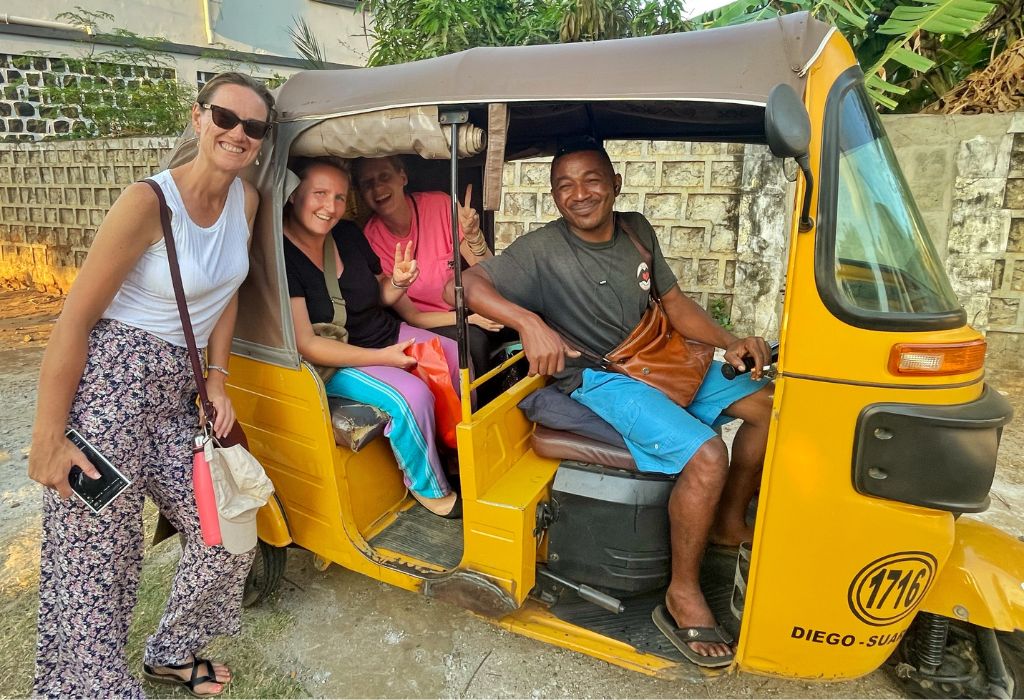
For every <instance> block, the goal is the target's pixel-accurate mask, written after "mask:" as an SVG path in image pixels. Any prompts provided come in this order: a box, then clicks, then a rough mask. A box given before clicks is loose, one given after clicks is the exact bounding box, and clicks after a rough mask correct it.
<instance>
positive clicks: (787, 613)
mask: <svg viewBox="0 0 1024 700" xmlns="http://www.w3.org/2000/svg"><path fill="white" fill-rule="evenodd" d="M980 391H981V385H980V384H976V385H972V386H968V387H961V388H957V389H946V390H939V389H935V390H930V391H921V390H911V389H905V390H902V391H895V390H892V389H888V388H877V387H861V386H850V385H841V384H834V383H830V382H821V381H810V380H806V379H792V378H788V377H783V378H781V379H779V380H778V381H777V387H776V399H775V413H776V415H780V414H781V415H785V416H786V418H785V420H784V421H778V422H777V423H776V425H775V429H774V431H773V436H772V440H771V441H770V442H769V445H768V450H769V452H768V457H767V459H766V467H765V474H764V478H763V480H762V485H761V496H760V502H759V508H758V517H757V524H756V528H755V534H754V547H753V561H752V562H751V569H750V579H749V582H748V590H747V607H746V610H745V612H744V619H743V629H742V631H741V635H740V651H739V655H738V662H739V665H740V667H741V668H743V669H744V670H749V671H757V672H761V673H770V674H777V675H784V676H799V677H805V678H853V677H856V676H859V675H862V674H864V673H868V672H869V671H872V670H874V669H876V668H878V666H880V665H881V664H882V662H883V661H884V660H885V659H886V657H888V655H889V654H890V653H891V652H892V650H893V648H894V646H893V645H894V644H895V643H896V642H898V641H899V639H900V637H901V636H902V633H903V632H904V631H905V630H906V628H907V626H908V625H909V624H910V622H911V620H912V619H913V614H914V612H915V610H916V609H917V606H918V605H919V604H920V602H921V600H922V599H923V593H924V592H925V590H927V588H928V587H929V585H930V584H932V583H933V581H934V578H935V575H936V573H937V572H938V570H939V569H941V567H942V565H943V564H944V563H945V560H946V558H947V557H948V555H949V552H950V549H951V548H952V545H953V535H954V521H953V516H952V514H950V513H946V512H943V511H938V510H930V509H926V508H919V507H916V506H910V505H906V504H901V503H897V502H895V501H887V500H882V499H877V498H871V497H868V496H863V495H861V494H858V493H857V492H856V491H855V490H854V487H853V483H852V478H851V455H852V453H853V441H854V432H855V426H856V423H857V416H858V415H859V413H860V412H861V410H862V409H863V408H864V406H866V405H869V404H872V403H876V402H880V401H887V402H888V401H893V402H907V403H911V402H913V403H943V404H956V403H966V402H968V401H971V400H974V399H975V398H977V396H978V395H979V393H980ZM922 552H923V553H924V554H920V555H916V554H908V553H922ZM899 555H906V556H907V557H910V558H911V559H914V557H919V558H921V559H924V560H925V561H924V562H917V561H916V559H915V560H913V561H907V562H902V563H896V564H894V565H893V566H891V567H889V568H888V569H886V574H888V573H891V572H893V571H897V570H898V571H901V572H910V571H913V572H914V577H916V576H917V571H918V569H919V568H922V567H923V568H926V569H927V570H928V571H927V572H926V573H925V574H923V575H922V578H921V579H919V580H918V581H917V585H916V586H915V591H914V593H913V595H908V594H907V591H906V588H908V587H909V585H910V584H911V583H912V581H911V582H908V583H906V584H903V585H904V590H902V591H900V590H898V589H894V591H892V592H891V596H890V597H888V600H886V599H885V598H884V593H885V590H887V589H888V586H889V584H890V581H888V580H885V581H884V582H883V583H884V588H883V589H882V590H880V591H878V595H876V596H875V599H874V600H873V601H871V602H872V603H873V604H872V605H871V606H869V608H870V609H869V610H867V611H866V612H865V611H864V610H863V609H862V608H863V607H864V606H865V605H866V604H867V603H868V600H867V598H870V588H869V587H865V588H863V589H862V590H863V591H864V592H865V596H866V598H865V597H862V598H861V600H860V607H858V604H857V600H856V598H857V596H856V595H853V596H852V597H851V589H852V588H854V586H855V583H857V582H858V580H859V578H860V577H862V576H864V575H867V574H869V573H872V572H873V573H877V571H875V570H874V569H873V567H877V566H878V565H879V563H880V562H883V561H884V560H885V559H886V558H887V557H896V558H899ZM929 562H930V565H929ZM872 575H873V574H872ZM883 578H884V576H883ZM900 578H903V575H902V574H901V576H900ZM860 582H861V583H863V584H865V586H866V585H867V584H866V582H864V581H863V580H860ZM899 583H900V581H899V580H897V581H896V582H895V585H898V584H899ZM901 592H902V593H903V594H904V595H903V597H902V600H901V604H900V605H895V603H896V599H897V597H898V596H899V594H900V593H901ZM908 598H910V599H912V600H911V603H912V604H909V605H908V604H903V603H905V602H906V600H907V599H908ZM886 602H888V603H889V604H890V605H892V609H891V610H890V609H889V608H885V609H884V610H881V609H880V608H879V606H880V605H881V604H882V603H886ZM858 614H860V617H858ZM871 615H877V617H878V618H880V619H882V620H888V621H887V622H879V621H878V620H874V619H870V616H871ZM864 617H869V619H870V621H868V622H866V621H865V620H864V619H862V618H864ZM808 631H810V632H809V634H810V638H808ZM819 632H820V634H818V633H819Z"/></svg>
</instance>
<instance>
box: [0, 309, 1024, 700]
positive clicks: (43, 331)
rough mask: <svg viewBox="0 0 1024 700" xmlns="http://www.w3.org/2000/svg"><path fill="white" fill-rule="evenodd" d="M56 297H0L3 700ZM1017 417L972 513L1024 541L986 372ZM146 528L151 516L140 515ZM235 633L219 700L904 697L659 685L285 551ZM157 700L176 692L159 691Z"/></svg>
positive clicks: (1009, 380)
mask: <svg viewBox="0 0 1024 700" xmlns="http://www.w3.org/2000/svg"><path fill="white" fill-rule="evenodd" d="M61 301H62V300H61V299H59V298H56V297H51V296H47V295H45V294H39V293H36V292H30V291H0V615H2V616H3V619H4V621H5V624H4V625H2V626H0V697H18V696H24V695H27V694H28V693H29V692H31V673H32V663H33V652H34V643H35V639H34V623H35V606H36V595H35V587H36V585H37V578H38V557H39V553H38V543H39V534H40V515H39V510H40V508H39V506H40V492H41V488H40V487H38V486H37V485H36V484H34V483H33V482H31V481H30V480H29V479H28V478H27V476H26V465H27V455H28V451H29V438H30V431H31V422H32V416H33V413H34V410H35V382H36V379H37V376H38V371H39V363H40V360H41V358H42V353H43V349H44V348H45V345H46V342H47V340H48V337H49V331H50V328H51V327H52V324H53V321H54V319H55V316H56V314H57V313H58V312H59V309H60V304H61ZM988 380H989V382H990V383H991V384H993V385H994V386H995V387H997V388H998V389H1000V390H1001V391H1003V392H1005V393H1006V394H1007V396H1008V397H1009V398H1010V399H1011V401H1012V403H1013V404H1014V407H1015V410H1016V412H1017V416H1018V419H1017V420H1016V421H1015V422H1014V423H1012V424H1011V425H1010V426H1008V428H1007V429H1006V430H1005V431H1004V434H1003V440H1002V447H1001V449H1000V459H999V470H998V472H997V475H996V483H995V485H994V487H993V492H992V496H993V497H992V507H991V508H990V509H989V511H988V512H987V513H985V514H983V515H982V516H981V517H982V518H983V519H984V520H986V521H988V522H990V523H992V524H993V525H996V526H998V527H1001V528H1002V529H1004V530H1006V531H1007V532H1010V533H1012V534H1013V535H1015V536H1021V535H1024V510H1022V509H1024V505H1022V504H1024V427H1022V426H1024V421H1022V420H1021V419H1020V416H1024V379H1022V378H1019V377H1011V376H1009V375H1007V376H1002V375H995V376H993V375H991V374H990V376H989V377H988ZM148 521H149V522H150V525H151V521H152V513H149V514H148ZM176 556H177V547H176V545H174V544H173V543H172V542H169V543H166V544H163V545H160V546H159V547H156V548H154V549H152V550H151V551H150V552H148V553H147V556H146V562H145V568H144V573H143V584H142V591H141V593H140V603H139V606H138V609H137V611H136V621H135V629H134V630H133V636H132V642H131V644H130V656H131V658H133V659H134V660H135V663H136V665H137V664H138V655H139V653H140V651H141V647H142V644H143V639H144V636H145V633H146V631H147V630H150V629H152V628H153V626H154V625H155V622H156V620H157V619H158V617H159V614H160V608H161V606H162V601H163V600H164V598H165V597H166V594H167V587H168V585H169V580H170V577H171V574H172V571H173V567H174V563H175V560H176ZM244 627H245V632H244V633H243V636H242V637H240V638H238V639H231V640H223V641H220V642H217V643H216V644H215V645H214V648H213V649H211V652H212V653H213V654H215V655H216V656H217V658H223V659H224V660H226V661H228V662H229V663H231V664H232V665H233V666H234V668H235V670H236V675H237V678H236V682H235V683H233V684H232V686H230V687H229V688H228V691H227V693H226V695H227V696H229V697H380V698H391V697H443V698H463V697H464V698H478V697H531V698H541V697H544V698H546V697H573V698H594V697H609V698H624V697H648V698H670V697H702V698H703V697H715V698H719V697H720V698H740V697H743V698H746V697H829V698H833V697H834V698H838V697H870V698H893V697H903V696H902V695H901V692H900V690H899V688H898V687H897V686H896V685H895V683H894V682H893V681H891V680H890V679H889V677H888V676H886V675H885V673H884V672H882V671H877V672H875V673H873V674H871V675H869V676H867V677H865V678H862V679H859V680H856V681H851V682H847V683H811V682H805V681H780V680H775V679H769V678H762V677H757V676H751V675H747V674H742V673H737V674H731V675H726V676H722V677H718V678H711V679H698V680H693V681H688V682H687V681H683V682H679V681H675V682H669V681H663V680H658V679H654V678H649V677H647V676H643V675H641V674H637V673H632V672H629V671H625V670H622V669H620V668H618V667H615V666H611V665H609V664H606V663H603V662H601V661H597V660H595V659H592V658H590V657H586V656H583V655H580V654H576V653H573V652H569V651H563V650H560V649H555V648H553V647H549V646H547V645H544V644H541V643H539V642H535V641H532V640H529V639H526V638H523V637H519V636H516V635H513V634H510V633H507V632H505V631H503V630H501V629H499V628H497V627H496V626H494V625H492V624H490V623H488V622H486V621H484V620H482V619H480V618H477V617H475V616H473V615H471V614H470V613H467V612H466V611H464V610H461V609H458V608H454V607H451V606H448V605H445V604H443V603H438V602H436V601H431V600H428V599H426V598H423V597H421V596H419V595H416V594H413V593H408V592H406V591H401V590H398V589H395V588H392V587H390V586H387V585H385V584H381V583H378V582H376V581H373V580H371V579H369V578H366V577H363V576H361V575H358V574H354V573H352V572H349V571H346V570H344V569H341V568H340V567H337V566H335V567H331V568H330V569H328V570H327V571H324V572H321V571H317V570H316V569H315V568H314V566H313V564H312V559H311V557H310V555H308V554H307V553H304V552H300V551H295V550H293V551H292V552H291V554H290V556H289V565H288V569H287V572H286V580H285V583H284V585H283V586H282V590H281V592H280V594H279V595H277V596H276V597H275V598H274V599H272V600H270V601H268V603H266V604H264V605H261V606H259V607H258V608H257V609H253V610H248V611H246V613H245V620H244ZM147 692H149V693H150V694H151V695H152V696H153V697H185V695H184V694H183V693H180V692H177V691H174V690H171V689H168V688H166V687H163V686H159V687H158V686H149V687H148V688H147Z"/></svg>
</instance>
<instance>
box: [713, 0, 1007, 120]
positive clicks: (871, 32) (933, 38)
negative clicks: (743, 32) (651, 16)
mask: <svg viewBox="0 0 1024 700" xmlns="http://www.w3.org/2000/svg"><path fill="white" fill-rule="evenodd" d="M1011 5H1013V6H1015V7H1016V8H1017V9H1016V13H1014V12H1013V11H1010V12H1007V13H1006V15H1007V16H1006V21H1005V23H1004V24H1003V25H1001V29H1003V30H1004V43H1003V44H1002V45H1003V46H1004V47H1005V45H1006V44H1005V35H1012V34H1013V33H1014V28H1019V25H1020V19H1019V18H1020V6H1021V0H758V1H752V0H736V1H735V2H732V3H730V4H728V5H726V6H724V7H721V8H718V9H716V10H713V11H711V12H707V13H704V14H703V15H701V16H699V17H697V18H695V19H694V24H695V25H696V26H697V27H698V28H702V29H705V28H714V27H722V26H731V25H735V24H744V23H747V22H752V21H757V20H759V19H769V18H772V17H777V16H779V15H782V14H787V13H789V12H799V11H807V12H810V13H811V14H813V15H814V16H816V17H818V18H819V19H822V20H824V21H827V22H830V23H831V24H834V25H835V26H836V27H837V28H838V29H839V31H840V32H842V33H843V35H844V36H845V37H846V39H847V40H848V41H849V42H850V45H851V46H852V47H853V49H854V51H855V52H856V54H857V59H858V61H859V62H860V64H861V66H863V67H864V73H865V75H866V84H867V88H868V92H869V93H870V95H871V97H872V98H873V99H874V100H875V102H877V103H878V104H879V105H881V106H883V107H885V108H887V109H891V110H899V111H917V110H918V109H920V108H921V107H922V106H924V105H925V104H927V103H928V102H931V101H933V100H935V99H936V98H937V97H939V96H941V95H942V94H943V93H944V92H945V91H947V90H948V89H950V88H951V87H952V86H953V85H955V84H956V82H959V80H961V79H963V77H965V76H966V75H967V74H968V73H969V72H970V71H971V70H974V69H975V68H977V67H979V63H980V62H985V61H987V60H990V59H991V58H992V57H993V56H994V55H995V53H996V48H997V45H999V38H998V37H996V36H994V35H995V32H993V30H992V27H990V26H988V25H986V24H984V23H983V20H985V18H986V17H987V16H989V15H990V14H991V13H992V12H993V10H994V9H996V8H997V7H998V8H1003V7H1009V6H1011ZM997 12H998V11H997ZM1014 17H1016V21H1015V20H1014ZM986 54H987V55H986Z"/></svg>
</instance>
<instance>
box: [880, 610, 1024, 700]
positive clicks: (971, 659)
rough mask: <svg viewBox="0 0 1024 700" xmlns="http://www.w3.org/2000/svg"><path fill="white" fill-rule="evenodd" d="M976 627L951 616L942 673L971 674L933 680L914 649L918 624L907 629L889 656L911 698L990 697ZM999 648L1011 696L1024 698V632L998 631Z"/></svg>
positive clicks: (894, 671)
mask: <svg viewBox="0 0 1024 700" xmlns="http://www.w3.org/2000/svg"><path fill="white" fill-rule="evenodd" d="M976 630H977V628H976V627H974V626H973V625H969V624H966V623H963V622H958V621H954V620H951V621H950V629H949V639H948V641H947V646H946V650H947V652H946V661H944V662H943V668H942V672H943V673H950V672H953V673H960V674H962V675H964V676H967V675H969V676H970V679H969V680H962V679H958V680H955V681H949V680H942V679H939V680H933V679H932V678H929V677H928V676H926V675H923V674H921V673H920V672H918V671H917V666H918V661H917V654H916V652H915V645H916V644H917V635H918V624H917V622H915V623H914V624H913V625H911V627H910V629H909V630H907V634H906V635H905V636H904V638H903V639H902V641H901V642H900V646H899V648H898V650H897V651H896V652H895V653H894V654H893V655H892V658H891V659H890V660H889V664H888V670H889V672H890V674H891V675H892V676H893V677H894V679H895V680H896V682H897V683H898V684H899V686H900V687H901V688H902V689H903V690H904V691H905V692H906V693H907V697H911V698H977V697H990V696H991V692H990V691H989V688H988V677H987V673H986V669H985V664H984V661H983V660H982V658H981V654H980V653H979V650H978V644H977V635H976ZM996 638H997V640H998V642H999V651H1000V654H1001V655H1002V657H1003V665H1004V666H1005V667H1006V673H1007V675H1008V676H1009V677H1010V680H1012V681H1013V692H1012V693H1011V694H1010V697H1011V698H1016V699H1018V700H1024V632H1020V631H1017V632H1012V633H1010V632H998V633H997V635H996Z"/></svg>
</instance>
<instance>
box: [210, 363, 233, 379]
mask: <svg viewBox="0 0 1024 700" xmlns="http://www.w3.org/2000/svg"><path fill="white" fill-rule="evenodd" d="M211 369H215V370H217V371H218V372H220V373H221V374H223V375H224V376H225V377H230V376H231V373H230V372H228V371H227V370H226V369H224V368H223V367H221V366H220V365H206V376H210V370H211Z"/></svg>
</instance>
